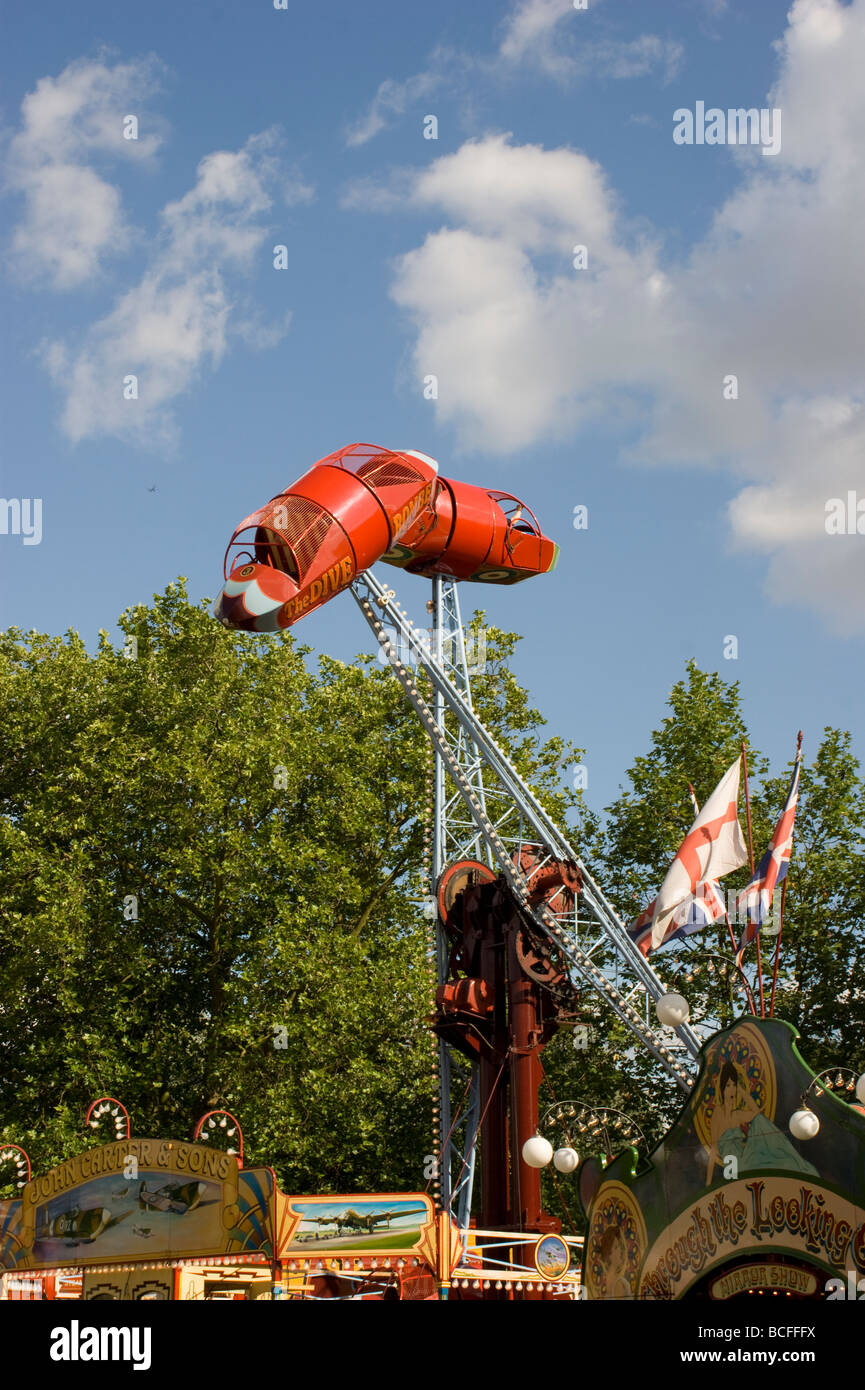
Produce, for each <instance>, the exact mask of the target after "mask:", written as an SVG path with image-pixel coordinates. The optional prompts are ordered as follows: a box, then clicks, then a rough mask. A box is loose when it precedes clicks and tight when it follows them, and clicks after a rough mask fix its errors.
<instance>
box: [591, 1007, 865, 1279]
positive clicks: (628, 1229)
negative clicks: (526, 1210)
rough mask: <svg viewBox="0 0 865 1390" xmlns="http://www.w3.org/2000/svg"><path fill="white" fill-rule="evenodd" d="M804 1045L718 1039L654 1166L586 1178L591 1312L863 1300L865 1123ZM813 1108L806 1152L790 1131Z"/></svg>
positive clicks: (780, 1030) (773, 1024) (749, 1034)
mask: <svg viewBox="0 0 865 1390" xmlns="http://www.w3.org/2000/svg"><path fill="white" fill-rule="evenodd" d="M797 1037H798V1034H797V1032H796V1030H795V1029H794V1028H793V1027H791V1025H790V1024H787V1023H783V1022H781V1021H779V1020H772V1019H758V1018H748V1019H744V1020H741V1021H740V1022H738V1023H736V1024H734V1025H733V1026H732V1027H731V1028H728V1029H726V1030H724V1031H723V1032H721V1033H718V1034H716V1035H715V1036H714V1037H713V1038H711V1039H710V1040H709V1041H708V1042H707V1043H706V1044H705V1046H704V1048H703V1055H702V1063H701V1068H700V1074H699V1078H698V1080H697V1083H696V1085H695V1087H694V1089H693V1091H692V1093H691V1095H690V1097H689V1099H688V1100H687V1102H686V1104H685V1107H684V1109H683V1110H682V1112H681V1114H680V1115H679V1117H678V1119H677V1120H676V1122H675V1123H674V1124H673V1126H672V1128H671V1129H670V1130H669V1131H668V1133H667V1135H666V1136H665V1138H664V1139H663V1141H662V1142H661V1144H660V1145H659V1146H658V1148H657V1149H656V1150H655V1151H654V1153H652V1154H651V1156H650V1157H649V1158H648V1159H645V1158H643V1159H640V1158H638V1156H637V1153H636V1150H626V1151H625V1152H624V1153H622V1154H619V1155H618V1157H617V1158H615V1159H614V1160H613V1161H612V1162H611V1163H610V1164H609V1165H607V1166H606V1167H604V1166H603V1164H602V1163H601V1162H600V1161H599V1160H597V1159H589V1160H587V1161H586V1162H585V1163H584V1164H583V1165H582V1167H581V1169H580V1173H579V1183H580V1199H581V1203H582V1206H583V1210H584V1213H585V1215H586V1219H587V1226H588V1229H587V1232H586V1242H585V1256H584V1266H583V1286H584V1290H585V1294H584V1296H585V1297H586V1298H588V1299H635V1298H639V1299H652V1300H659V1301H664V1302H666V1301H670V1300H674V1299H685V1298H701V1299H709V1300H713V1301H720V1302H725V1301H727V1300H729V1299H732V1298H744V1297H755V1296H757V1297H761V1296H769V1297H782V1298H783V1297H787V1298H795V1299H829V1298H843V1297H850V1296H854V1297H855V1293H854V1294H850V1293H849V1290H850V1289H851V1288H853V1289H855V1287H856V1284H857V1281H858V1280H860V1279H862V1277H863V1275H865V1116H863V1114H862V1113H861V1108H860V1107H858V1106H855V1105H853V1104H848V1103H846V1102H845V1101H844V1100H842V1099H840V1098H839V1097H838V1096H837V1095H835V1094H833V1093H831V1092H830V1091H829V1090H828V1089H827V1088H826V1087H825V1085H820V1084H819V1083H818V1079H817V1078H816V1077H815V1075H814V1073H813V1072H812V1071H810V1070H809V1068H808V1067H807V1066H806V1065H805V1063H804V1062H803V1060H802V1058H801V1057H800V1056H799V1053H798V1051H797V1049H796V1046H795V1040H796V1038H797ZM803 1102H804V1108H805V1109H806V1110H807V1111H810V1112H811V1114H812V1116H816V1120H817V1122H818V1124H817V1125H815V1123H814V1121H813V1119H812V1120H810V1121H809V1122H808V1124H807V1125H806V1128H808V1127H810V1129H811V1130H812V1131H813V1130H816V1132H815V1133H813V1137H810V1138H807V1139H797V1138H794V1136H793V1133H792V1132H791V1130H790V1125H789V1121H790V1119H791V1117H792V1116H793V1115H794V1114H795V1112H797V1111H800V1110H802V1108H803ZM794 1127H797V1126H794Z"/></svg>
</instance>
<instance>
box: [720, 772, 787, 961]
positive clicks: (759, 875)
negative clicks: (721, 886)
mask: <svg viewBox="0 0 865 1390" xmlns="http://www.w3.org/2000/svg"><path fill="white" fill-rule="evenodd" d="M801 763H802V749H801V747H800V748H799V749H798V750H797V753H796V765H795V767H794V768H793V776H792V778H791V779H790V790H789V791H788V792H787V800H786V802H785V803H784V809H783V811H782V812H781V818H780V820H779V821H778V824H777V825H776V826H775V833H774V834H773V836H772V838H771V840H770V841H769V848H768V849H767V850H766V853H765V854H764V855H763V858H762V859H761V860H760V862H759V864H758V865H757V868H756V869H755V871H754V876H753V878H752V879H751V881H750V883H749V884H748V885H747V887H746V888H743V889H742V891H741V893H740V894H739V897H738V899H737V901H736V910H737V913H739V914H741V913H742V911H743V909H744V910H745V911H746V913H747V919H748V920H747V925H746V927H745V930H744V931H743V933H742V939H741V941H740V942H739V948H738V951H737V953H736V962H737V964H738V965H740V966H741V964H742V956H743V955H744V953H745V951H746V950H747V948H748V947H749V946H750V944H751V942H752V941H754V940H755V939H756V936H757V933H758V931H759V930H760V927H761V925H762V923H763V922H765V921H766V920H767V919H768V917H769V916H770V914H771V910H772V896H773V894H774V892H775V889H776V888H777V887H778V885H779V884H781V883H783V882H784V879H785V878H786V877H787V870H788V868H789V866H790V854H791V852H792V849H793V823H794V821H795V819H796V803H797V801H798V799H799V769H800V767H801ZM740 920H741V915H740Z"/></svg>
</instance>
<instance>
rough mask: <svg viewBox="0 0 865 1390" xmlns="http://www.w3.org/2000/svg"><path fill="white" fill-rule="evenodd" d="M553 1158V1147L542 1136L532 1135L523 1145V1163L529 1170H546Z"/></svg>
mask: <svg viewBox="0 0 865 1390" xmlns="http://www.w3.org/2000/svg"><path fill="white" fill-rule="evenodd" d="M552 1156H553V1146H552V1144H551V1143H550V1141H549V1139H545V1138H544V1137H543V1135H542V1134H533V1135H532V1137H531V1139H527V1140H526V1142H525V1143H524V1144H523V1163H526V1164H528V1166H529V1168H546V1166H547V1164H548V1163H549V1161H550V1159H551V1158H552Z"/></svg>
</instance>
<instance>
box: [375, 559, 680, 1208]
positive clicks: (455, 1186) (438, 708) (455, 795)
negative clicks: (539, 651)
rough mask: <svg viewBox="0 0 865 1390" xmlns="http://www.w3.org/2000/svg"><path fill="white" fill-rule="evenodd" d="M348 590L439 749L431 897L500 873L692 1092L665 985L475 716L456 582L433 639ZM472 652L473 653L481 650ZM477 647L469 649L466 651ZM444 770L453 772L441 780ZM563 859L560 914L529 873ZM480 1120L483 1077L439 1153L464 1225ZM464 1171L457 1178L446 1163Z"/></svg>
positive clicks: (444, 598)
mask: <svg viewBox="0 0 865 1390" xmlns="http://www.w3.org/2000/svg"><path fill="white" fill-rule="evenodd" d="M352 592H353V593H354V597H355V599H356V600H357V603H358V605H359V607H360V609H361V612H362V613H363V615H364V617H365V618H366V620H367V622H368V624H369V626H370V628H371V629H372V631H373V633H374V634H375V637H376V641H377V642H378V643H379V644H380V646H381V648H382V650H383V652H384V654H385V656H386V657H387V660H388V661H389V663H390V666H391V670H392V671H393V673H394V675H395V676H396V678H397V680H398V681H399V682H400V684H401V685H402V687H403V689H404V691H405V693H406V695H407V696H408V699H409V700H410V701H411V703H412V705H413V707H414V709H415V711H416V712H417V714H418V716H419V718H420V720H421V723H422V725H423V727H424V729H425V730H426V733H427V736H428V737H429V739H430V741H431V743H432V745H433V750H434V757H435V765H434V804H435V826H434V831H433V853H432V878H433V884H432V888H433V892H434V891H435V886H436V884H437V883H438V879H439V877H440V875H441V873H442V871H443V869H444V868H445V866H446V864H448V863H452V862H453V861H454V860H455V859H467V858H468V859H478V860H481V861H482V862H486V863H487V864H489V865H490V867H491V868H493V869H494V870H496V871H497V872H499V873H501V874H503V875H504V877H505V879H506V880H507V882H508V886H509V888H510V890H511V892H512V894H513V896H514V897H515V899H516V900H517V902H518V904H519V907H520V911H521V912H522V914H523V915H524V916H525V917H526V918H529V919H531V920H532V921H533V924H534V926H535V928H537V930H538V931H539V932H540V933H541V934H542V935H543V936H544V937H545V938H546V939H547V940H548V941H549V943H550V945H551V946H552V947H554V948H555V950H556V952H557V954H558V956H559V958H560V959H562V960H563V961H564V963H565V964H566V967H567V970H568V973H569V975H570V977H571V981H572V984H573V985H574V986H575V987H577V988H583V987H586V986H588V987H590V988H591V989H592V990H593V991H594V992H595V993H596V994H597V995H598V996H599V997H600V999H601V1000H602V1001H603V1003H604V1004H606V1006H607V1007H608V1008H610V1009H611V1010H612V1011H613V1013H614V1014H616V1016H617V1017H618V1018H619V1019H620V1020H621V1021H622V1022H624V1023H625V1024H626V1025H627V1027H628V1028H629V1029H630V1031H631V1033H632V1034H633V1035H634V1037H635V1040H636V1041H637V1042H639V1043H640V1044H641V1045H642V1046H643V1047H644V1048H646V1050H647V1051H648V1052H649V1053H651V1055H652V1056H653V1057H654V1058H655V1059H656V1060H657V1061H658V1062H659V1063H660V1065H661V1066H662V1067H663V1068H664V1070H665V1071H666V1072H667V1073H668V1075H669V1076H671V1077H672V1078H673V1079H674V1080H675V1081H676V1083H677V1084H678V1085H679V1086H680V1087H681V1088H682V1089H683V1090H684V1091H685V1092H689V1091H690V1089H691V1086H692V1084H693V1079H694V1073H693V1072H692V1071H691V1070H689V1068H688V1066H687V1065H686V1063H685V1060H684V1059H685V1058H688V1061H693V1060H694V1059H696V1058H697V1057H698V1055H699V1049H700V1040H699V1038H698V1037H697V1036H696V1034H695V1033H694V1031H693V1029H692V1028H691V1027H690V1026H689V1025H688V1024H684V1025H682V1026H681V1027H679V1028H677V1029H676V1030H675V1033H676V1034H677V1036H678V1040H679V1041H678V1044H676V1046H677V1047H678V1048H679V1049H681V1054H680V1056H675V1055H674V1053H673V1051H671V1044H670V1043H669V1042H668V1041H667V1040H666V1037H665V1036H664V1035H663V1034H662V1033H661V1032H660V1031H659V1029H658V1026H657V1024H655V1023H654V1022H653V1021H652V1015H651V1013H650V1007H651V1005H652V1003H654V1002H656V1001H657V1000H658V999H660V998H661V996H662V995H664V994H665V993H666V992H667V991H666V987H665V986H664V984H663V983H662V981H661V980H660V978H659V977H658V975H657V974H656V973H655V970H654V969H653V967H652V966H651V965H650V964H649V962H648V961H647V960H646V958H645V957H644V956H643V955H642V954H641V953H640V951H639V950H638V949H637V947H636V946H635V945H634V942H633V941H632V939H631V937H630V936H629V935H628V932H627V928H626V924H625V923H624V922H623V921H622V919H621V918H620V917H619V915H618V913H617V912H616V910H615V908H614V907H613V905H612V903H610V901H609V899H608V898H607V897H606V895H605V894H604V892H603V890H602V889H601V887H600V885H599V884H598V883H597V882H596V880H595V879H594V878H593V877H592V875H591V873H590V871H589V869H588V868H587V867H586V865H585V864H584V863H583V862H582V860H581V859H580V857H579V855H578V854H577V852H576V850H575V849H574V848H573V847H572V846H571V845H570V844H569V843H568V841H567V839H566V838H565V836H564V835H563V833H562V832H561V830H560V829H559V828H558V826H557V825H556V824H555V822H554V821H553V820H552V819H551V817H550V816H549V814H548V813H547V812H546V810H545V809H544V808H543V806H542V805H541V803H540V802H539V801H538V799H537V797H536V796H535V795H534V793H533V792H532V791H531V789H530V788H529V787H528V786H527V785H526V783H525V782H524V781H523V779H522V777H521V776H520V774H519V772H518V771H517V769H516V768H515V767H514V765H513V763H512V762H511V760H510V758H509V757H508V756H507V754H506V753H505V752H504V751H503V750H502V749H501V748H500V747H499V746H498V744H497V743H496V741H495V739H494V738H493V736H492V735H491V734H490V733H489V731H488V730H487V729H486V728H485V727H484V725H483V723H482V722H481V720H480V719H479V718H478V716H477V715H476V714H475V711H474V709H473V705H472V698H471V685H470V663H469V660H468V658H467V649H466V641H465V630H464V628H463V626H462V622H461V618H460V610H459V599H458V596H457V586H456V584H455V583H454V581H452V580H449V579H445V578H437V579H435V580H434V581H433V602H432V611H433V624H432V638H430V634H429V632H428V631H427V630H426V629H423V628H416V627H415V625H414V624H413V623H412V621H411V620H410V619H409V618H408V617H407V616H406V615H405V613H404V612H403V610H402V608H401V607H400V605H399V604H398V603H397V602H396V597H395V594H394V591H393V589H388V588H385V587H384V586H383V585H382V584H381V583H380V582H379V580H378V579H377V578H376V576H375V575H374V574H373V573H372V571H369V570H368V571H366V572H365V573H364V574H363V575H361V576H360V577H359V578H358V579H356V580H355V582H354V584H353V585H352ZM475 651H477V648H475ZM470 654H471V653H469V655H470ZM416 669H422V670H423V671H424V672H425V674H426V675H427V676H428V677H429V680H430V681H431V683H432V691H433V694H432V700H431V703H428V702H427V699H426V697H425V694H424V693H423V692H422V691H421V690H420V689H419V688H418V683H417V676H416V674H415V672H416ZM445 774H447V776H446V775H445ZM526 846H532V847H534V848H535V850H536V851H537V848H538V847H539V846H540V847H541V848H540V853H539V854H537V853H536V855H535V862H534V864H533V867H532V869H531V871H530V873H529V876H528V878H527V877H526V875H525V874H524V873H523V872H522V871H521V869H520V855H521V851H522V850H523V848H524V847H526ZM560 860H568V861H571V862H573V863H574V864H575V865H576V866H577V868H578V869H579V872H580V876H581V880H582V886H581V890H580V892H579V894H578V895H577V896H576V899H575V903H574V907H573V909H572V910H569V911H568V912H566V913H556V912H554V911H552V910H551V909H550V907H548V906H547V905H546V904H545V903H543V902H541V903H536V904H532V903H531V901H530V898H531V878H532V877H533V876H534V874H535V873H537V872H539V871H540V870H542V869H543V868H544V867H545V866H546V865H547V864H549V863H550V862H551V861H560ZM447 964H448V960H447V947H446V939H445V936H444V932H443V930H442V928H441V925H439V929H438V937H437V966H438V979H439V982H440V983H442V982H443V981H444V980H445V979H446V977H447ZM451 1079H452V1078H451V1057H450V1051H449V1049H448V1047H447V1045H446V1044H445V1043H444V1042H441V1041H440V1043H439V1084H440V1105H441V1125H442V1131H443V1134H445V1135H448V1134H449V1132H450V1129H451V1123H452V1117H451ZM477 1124H478V1104H477V1084H476V1079H474V1080H473V1083H472V1086H471V1089H470V1097H469V1105H468V1107H467V1111H466V1118H465V1122H464V1123H463V1125H462V1126H461V1131H460V1130H455V1133H454V1134H452V1135H451V1136H450V1143H449V1146H448V1147H449V1150H450V1152H449V1153H448V1154H446V1155H443V1160H442V1165H441V1167H442V1174H441V1176H442V1182H441V1190H442V1205H443V1206H444V1207H445V1208H446V1209H448V1210H452V1211H453V1214H454V1215H455V1216H456V1217H457V1219H458V1221H459V1224H460V1226H461V1227H462V1228H463V1229H465V1227H466V1226H467V1224H468V1214H469V1208H470V1204H471V1187H472V1177H473V1171H474V1156H475V1140H476V1134H477ZM454 1158H456V1159H457V1160H458V1161H459V1162H460V1168H459V1170H458V1172H457V1174H456V1177H455V1178H453V1179H452V1174H451V1161H452V1160H453V1159H454Z"/></svg>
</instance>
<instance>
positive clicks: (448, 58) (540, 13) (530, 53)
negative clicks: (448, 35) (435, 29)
mask: <svg viewBox="0 0 865 1390" xmlns="http://www.w3.org/2000/svg"><path fill="white" fill-rule="evenodd" d="M599 4H600V0H593V8H594V9H597V8H598V6H599ZM587 13H588V12H585V13H579V12H577V11H576V10H575V9H574V7H573V3H572V0H517V3H516V4H515V5H514V6H513V8H512V10H511V12H510V13H509V14H508V15H507V17H506V19H505V20H504V23H503V26H502V28H503V32H502V38H501V42H500V44H499V47H498V48H497V49H495V50H493V51H492V52H490V53H487V54H479V53H469V52H467V51H465V50H461V49H454V48H447V47H445V46H442V45H440V46H439V47H438V48H436V49H435V50H434V51H433V52H432V53H431V54H430V55H429V58H428V60H427V65H426V67H425V68H424V69H423V70H422V71H421V72H418V73H415V75H414V76H413V77H409V78H406V79H405V80H402V81H398V80H396V79H395V78H392V77H388V78H386V79H385V80H384V81H383V82H381V83H380V84H379V87H378V90H377V92H376V94H375V96H374V97H373V99H372V101H371V102H370V104H369V106H368V107H367V109H366V111H365V112H364V113H363V115H362V116H360V117H359V118H358V119H357V120H356V121H355V122H354V123H353V124H352V125H350V126H349V128H348V131H347V134H346V144H347V145H350V146H351V145H365V144H366V143H367V142H368V141H369V140H372V139H373V138H374V136H376V135H378V134H379V133H380V132H381V131H382V130H385V129H386V128H387V127H388V126H389V125H391V124H392V122H393V120H394V119H395V118H397V117H400V116H403V115H405V113H406V111H407V110H409V109H410V107H411V106H412V105H415V104H417V103H418V102H421V101H425V100H426V98H427V97H429V96H431V95H432V94H433V93H434V92H437V91H441V90H442V89H444V88H451V89H454V88H456V89H457V90H458V91H461V92H462V95H463V97H464V99H466V100H468V101H471V98H472V95H473V93H474V89H475V88H476V87H477V84H478V81H479V79H482V78H483V79H486V80H488V81H493V82H496V81H498V80H500V79H505V80H507V79H510V78H511V77H512V76H513V74H514V73H515V72H517V71H519V70H520V69H526V70H529V71H531V70H536V71H539V72H541V73H542V74H544V76H548V77H553V78H554V79H555V80H556V81H559V82H562V83H569V82H573V81H576V80H578V79H581V78H584V77H588V76H592V77H612V78H630V77H644V76H647V75H648V74H649V73H651V72H654V71H655V70H660V71H661V72H662V74H663V80H664V81H665V82H668V81H669V80H670V79H671V77H673V76H674V74H675V73H676V72H677V71H678V69H679V66H680V64H681V59H682V54H683V49H682V45H681V44H680V43H679V42H678V41H677V40H673V39H662V38H660V37H659V36H658V35H657V34H640V35H639V36H638V37H637V38H635V39H616V38H613V37H598V36H597V33H596V30H595V28H594V27H593V26H591V21H590V20H588V19H587ZM564 21H568V23H567V24H566V23H564ZM583 25H585V26H587V27H588V32H587V28H582V27H581V26H583ZM590 35H591V36H590Z"/></svg>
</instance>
